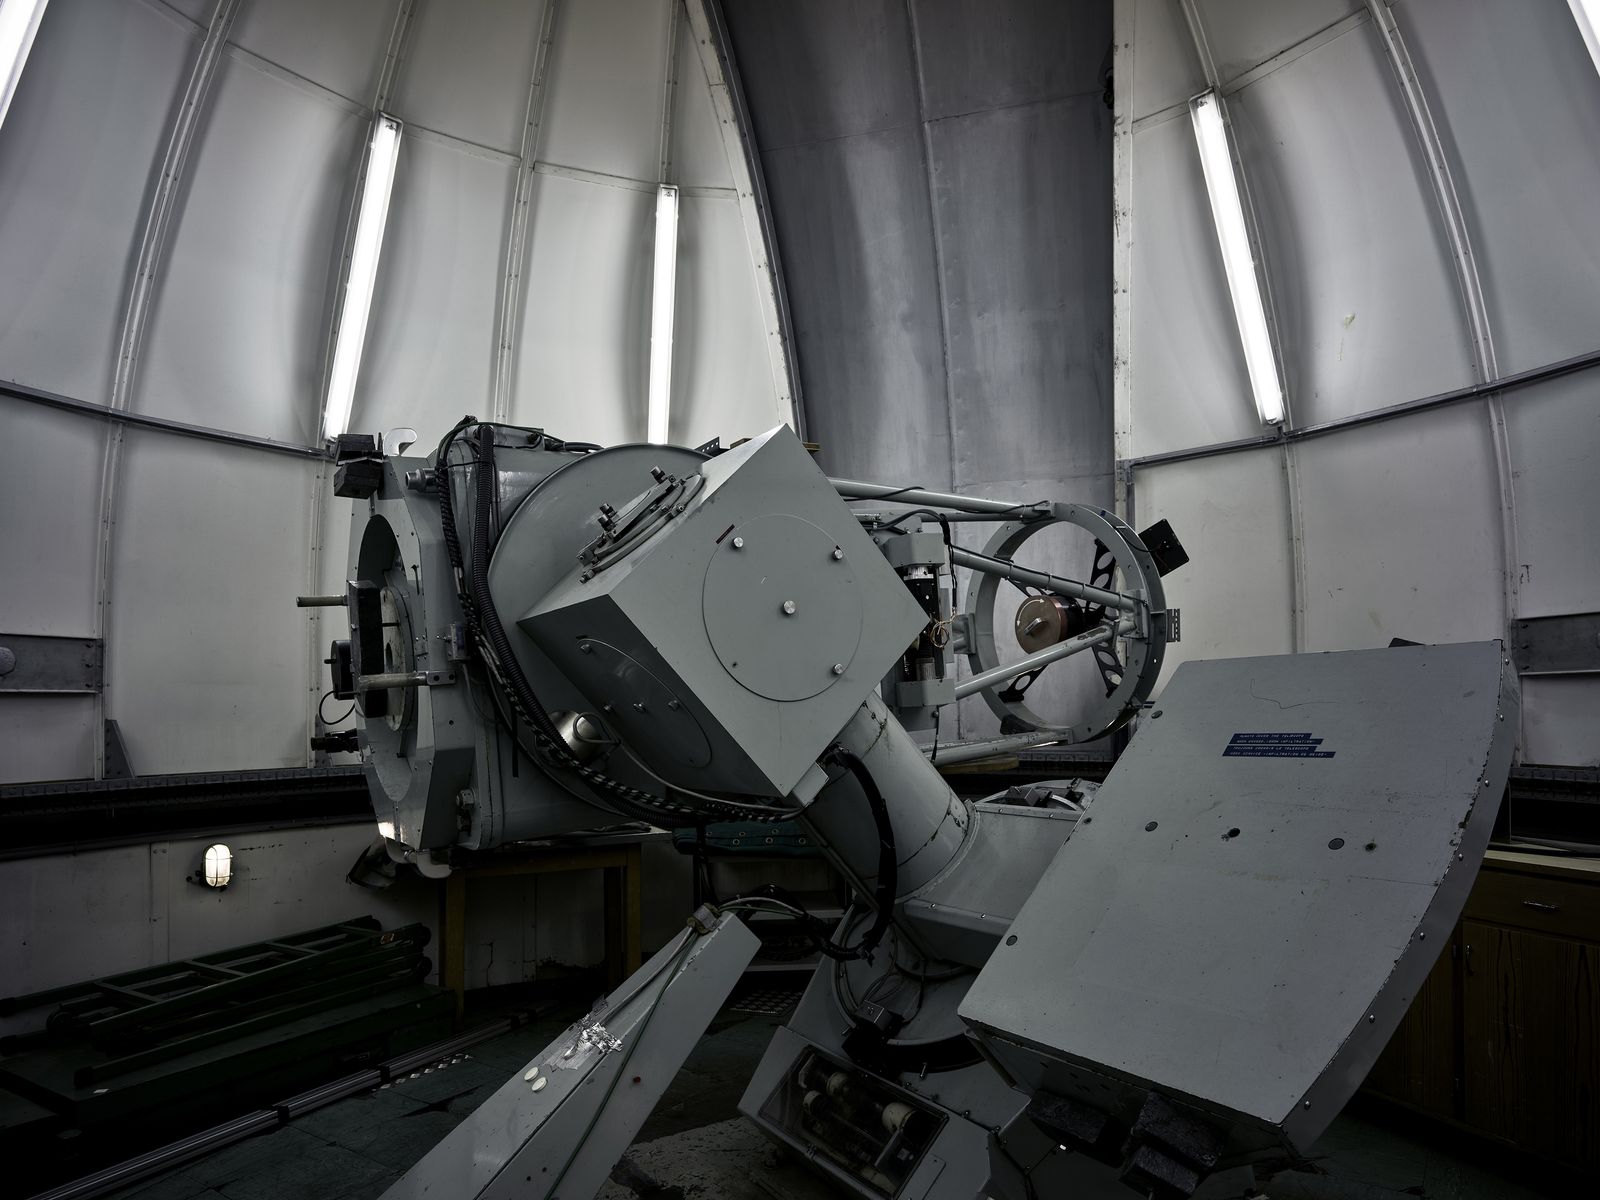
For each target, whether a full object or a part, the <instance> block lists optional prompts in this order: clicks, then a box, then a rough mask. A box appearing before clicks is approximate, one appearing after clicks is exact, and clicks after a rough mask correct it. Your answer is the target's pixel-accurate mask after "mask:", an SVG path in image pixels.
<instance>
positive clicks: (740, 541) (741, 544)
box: [733, 537, 744, 550]
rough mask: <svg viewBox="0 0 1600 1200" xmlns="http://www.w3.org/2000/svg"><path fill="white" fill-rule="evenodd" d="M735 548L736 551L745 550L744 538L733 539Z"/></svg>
mask: <svg viewBox="0 0 1600 1200" xmlns="http://www.w3.org/2000/svg"><path fill="white" fill-rule="evenodd" d="M733 548H734V549H735V550H743V549H744V539H743V538H742V537H736V538H734V539H733Z"/></svg>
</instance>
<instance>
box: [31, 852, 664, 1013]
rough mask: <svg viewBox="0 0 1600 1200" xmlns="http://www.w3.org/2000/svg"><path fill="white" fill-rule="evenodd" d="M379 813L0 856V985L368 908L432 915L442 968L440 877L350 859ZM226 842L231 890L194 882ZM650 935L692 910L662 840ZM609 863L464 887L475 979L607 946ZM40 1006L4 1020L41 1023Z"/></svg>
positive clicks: (435, 958) (47, 984) (113, 968)
mask: <svg viewBox="0 0 1600 1200" xmlns="http://www.w3.org/2000/svg"><path fill="white" fill-rule="evenodd" d="M373 836H374V833H373V829H372V826H371V825H369V824H356V825H332V826H326V827H322V828H315V829H286V830H273V831H268V832H264V833H235V834H223V835H219V837H217V838H204V839H188V840H182V841H163V842H154V843H149V844H141V845H131V846H118V847H112V848H109V849H103V850H91V851H85V852H82V853H78V854H55V855H47V856H44V857H40V858H27V859H15V860H10V861H0V980H3V982H0V993H3V994H5V995H8V996H9V995H18V994H21V993H25V992H34V991H42V990H44V989H46V988H52V987H58V986H60V985H62V984H67V983H73V982H75V981H78V980H81V979H88V978H98V977H100V976H103V975H111V974H115V973H117V972H121V971H132V970H136V969H138V968H140V967H145V966H149V965H152V964H154V963H161V962H167V961H169V960H171V959H175V958H185V957H188V956H191V955H196V954H206V953H210V952H211V951H214V950H224V949H227V948H228V947H230V946H236V945H241V944H244V943H247V942H253V941H260V940H263V939H266V938H271V937H277V936H281V935H283V934H286V933H290V932H294V931H296V930H301V929H312V928H316V927H317V926H319V925H329V924H335V923H337V922H339V921H344V920H348V919H350V918H353V917H359V916H367V915H370V916H374V917H377V918H378V919H379V920H380V921H381V922H382V923H383V925H384V927H385V928H394V927H395V926H398V925H408V924H414V923H415V924H422V925H426V926H427V927H428V929H429V931H430V933H431V934H432V938H431V940H430V942H429V944H428V947H427V949H426V950H425V951H424V953H425V954H426V955H427V957H428V958H429V959H430V960H431V961H432V963H433V966H434V971H433V973H432V975H431V976H430V979H431V980H432V981H434V982H437V979H438V965H439V952H440V947H439V941H438V934H439V915H440V908H439V905H440V898H441V885H439V884H438V883H436V882H433V881H430V880H424V879H421V878H419V877H416V876H414V875H408V876H404V877H402V878H401V879H400V880H398V881H397V882H396V883H395V884H394V885H393V886H392V887H390V888H388V889H385V890H383V891H371V890H369V889H366V888H362V887H357V886H356V885H355V884H352V883H349V882H347V881H346V879H345V873H346V872H347V871H348V870H349V869H350V867H351V865H352V864H353V863H354V862H355V860H356V856H357V855H359V854H360V853H361V852H362V851H363V850H364V849H366V847H367V846H368V845H369V844H370V843H371V842H372V839H373ZM213 841H222V842H225V843H226V844H227V845H228V846H229V848H230V849H231V850H232V851H233V856H234V857H233V869H234V880H233V882H232V883H230V884H229V885H228V888H227V890H226V891H221V892H218V891H213V890H212V889H210V888H206V887H201V886H198V885H196V884H193V883H189V882H188V881H187V879H186V877H187V876H189V875H191V874H193V873H194V872H195V871H196V870H198V869H199V867H200V863H201V858H202V855H203V854H204V853H205V848H206V846H208V845H209V844H211V843H212V842H213ZM643 878H644V923H643V940H644V945H645V947H646V948H647V949H651V948H655V947H658V946H661V945H663V944H665V943H666V941H667V940H668V939H669V938H671V937H672V936H673V935H674V934H675V933H676V932H677V931H678V929H679V928H681V926H682V922H683V918H684V917H685V916H686V915H687V914H688V912H689V905H690V899H691V885H690V881H689V860H688V859H687V858H686V857H684V856H683V855H680V854H678V853H677V852H676V851H674V850H673V849H672V846H671V844H670V843H668V842H665V841H657V842H654V843H650V844H647V845H646V846H645V848H644V869H643ZM600 888H601V875H600V873H599V872H598V871H588V872H576V873H573V874H563V875H544V876H537V877H529V878H526V879H520V878H515V877H513V878H505V879H501V878H494V879H485V880H482V881H479V882H477V883H472V884H470V885H469V887H468V890H467V954H466V976H467V986H468V987H469V988H476V987H487V986H490V985H498V984H510V983H523V982H526V981H528V980H530V979H534V978H535V977H536V976H537V975H538V972H539V964H541V963H545V962H549V961H552V960H553V961H555V962H559V963H562V964H566V965H576V966H593V965H596V964H598V963H600V962H601V961H603V959H604V939H603V934H602V930H601V927H600V913H601V909H602V897H601V891H600ZM40 1015H41V1013H39V1012H33V1013H27V1014H23V1015H22V1016H20V1017H17V1018H13V1019H9V1020H5V1021H0V1034H4V1033H10V1032H13V1031H15V1030H16V1029H19V1028H27V1027H31V1026H32V1025H34V1024H37V1021H38V1018H39V1017H40Z"/></svg>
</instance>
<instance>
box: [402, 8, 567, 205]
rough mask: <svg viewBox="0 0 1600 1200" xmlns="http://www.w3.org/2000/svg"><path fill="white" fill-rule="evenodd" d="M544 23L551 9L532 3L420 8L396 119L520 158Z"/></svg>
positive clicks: (412, 32) (414, 26) (415, 18)
mask: <svg viewBox="0 0 1600 1200" xmlns="http://www.w3.org/2000/svg"><path fill="white" fill-rule="evenodd" d="M573 7H576V6H573ZM543 16H544V10H543V5H541V4H530V3H527V2H526V0H450V3H448V4H419V5H418V6H417V13H416V16H415V17H414V18H413V24H412V31H411V50H410V52H409V53H408V55H407V59H406V64H405V69H404V70H403V71H401V73H400V80H399V86H398V87H397V88H396V90H395V100H394V110H395V112H396V113H398V114H399V115H400V116H401V117H402V118H404V120H405V121H406V122H407V123H408V124H416V125H423V126H426V127H427V128H429V129H432V130H436V131H438V132H439V133H445V134H449V135H451V136H452V137H457V138H462V139H465V140H466V141H468V142H475V143H477V144H478V145H480V146H488V147H490V148H492V149H494V150H498V151H501V152H503V153H505V154H515V153H516V152H517V147H518V146H520V145H521V144H522V119H523V115H524V114H525V113H526V112H527V100H528V80H530V79H531V78H533V60H534V52H535V50H536V48H537V46H538V42H539V22H540V21H541V20H542V19H543ZM376 45H377V43H375V47H376ZM403 153H404V152H402V154H403ZM401 163H402V165H401V168H400V170H401V171H402V172H404V170H405V166H404V158H403V157H402V160H401ZM397 186H398V185H397ZM390 232H391V234H392V233H393V230H392V229H391V231H390Z"/></svg>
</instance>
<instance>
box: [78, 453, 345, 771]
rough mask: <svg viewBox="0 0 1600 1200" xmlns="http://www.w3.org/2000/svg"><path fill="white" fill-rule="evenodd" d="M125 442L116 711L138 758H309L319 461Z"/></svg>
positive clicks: (210, 764)
mask: <svg viewBox="0 0 1600 1200" xmlns="http://www.w3.org/2000/svg"><path fill="white" fill-rule="evenodd" d="M124 454H125V461H124V466H123V472H124V474H123V504H122V506H121V508H120V510H119V519H118V533H117V540H116V542H115V555H116V558H115V578H116V581H117V603H116V605H115V607H114V609H113V615H112V621H111V627H110V628H109V629H108V630H107V632H106V643H107V645H106V664H107V681H106V682H107V694H106V713H107V715H108V716H110V717H113V718H115V719H116V720H117V721H118V723H119V724H120V726H121V729H122V735H123V738H124V740H125V741H126V743H127V746H128V753H129V754H130V756H131V757H132V759H133V761H134V764H135V765H136V766H137V767H138V768H139V770H141V771H144V772H150V773H158V774H159V773H161V772H166V771H208V770H225V769H227V768H230V767H276V766H300V765H303V764H304V762H305V755H306V749H305V746H306V743H305V739H306V725H305V703H304V701H305V689H306V688H308V687H310V686H311V681H310V680H309V679H307V677H306V671H307V663H306V658H305V655H304V654H303V653H302V652H301V649H300V648H301V647H303V646H304V645H305V641H304V639H305V637H306V629H305V617H304V614H303V612H301V611H300V610H297V609H296V608H295V607H294V596H295V593H296V592H297V591H298V590H299V588H300V583H301V581H302V580H303V579H304V578H305V571H306V564H305V556H306V545H305V540H304V536H303V533H302V532H301V531H303V530H304V529H306V528H307V520H308V517H307V504H308V502H309V501H308V496H309V493H310V484H311V476H312V473H313V472H314V471H315V469H316V468H315V464H313V463H312V462H310V461H309V460H307V461H305V462H297V461H296V460H294V459H290V458H285V457H280V456H278V455H265V454H258V453H256V452H254V451H250V450H243V449H233V448H231V447H223V446H217V445H210V444H206V443H201V442H196V441H191V440H189V439H186V438H173V437H168V436H166V435H164V434H159V433H153V432H145V431H141V430H129V431H128V434H127V443H126V447H125V451H124ZM201 497H203V500H202V499H200V498H201ZM323 686H326V685H323Z"/></svg>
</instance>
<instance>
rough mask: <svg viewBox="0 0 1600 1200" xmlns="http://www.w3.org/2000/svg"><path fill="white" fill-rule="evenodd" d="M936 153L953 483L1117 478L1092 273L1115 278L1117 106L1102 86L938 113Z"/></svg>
mask: <svg viewBox="0 0 1600 1200" xmlns="http://www.w3.org/2000/svg"><path fill="white" fill-rule="evenodd" d="M1101 49H1102V50H1103V46H1102V47H1101ZM929 152H930V161H929V170H930V172H931V175H932V179H933V202H934V221H935V223H936V225H937V228H938V230H939V237H940V247H941V265H942V268H943V275H944V297H945V304H946V323H947V328H948V338H949V371H950V399H951V405H952V411H953V415H954V436H955V439H956V455H955V481H956V482H957V483H958V484H959V485H961V486H963V487H965V486H967V484H968V481H969V480H972V479H983V478H990V479H992V478H995V477H996V476H998V475H1000V474H1001V473H1002V472H1003V474H1004V477H1005V478H1010V479H1043V478H1051V477H1056V478H1062V477H1071V476H1081V475H1088V474H1093V473H1097V472H1108V471H1109V470H1110V468H1111V293H1110V290H1109V289H1105V288H1090V287H1087V286H1086V281H1088V280H1108V279H1110V277H1111V173H1110V169H1109V168H1110V158H1111V114H1110V112H1109V111H1107V109H1106V107H1105V105H1104V103H1103V102H1102V100H1101V98H1100V96H1099V94H1098V93H1097V92H1096V93H1093V94H1087V95H1078V96H1074V97H1072V98H1070V99H1066V100H1058V101H1052V102H1051V103H1048V104H1031V105H1026V106H1023V107H1014V108H1004V109H998V110H994V111H990V112H985V113H979V114H974V115H971V116H965V117H960V118H956V119H952V120H948V121H939V122H937V123H935V124H933V125H932V126H931V128H930V134H929ZM1022 164H1026V165H1025V166H1023V165H1022ZM1072 498H1073V499H1077V497H1072Z"/></svg>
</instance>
